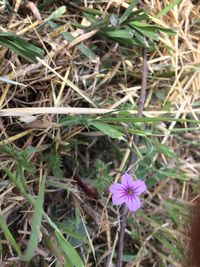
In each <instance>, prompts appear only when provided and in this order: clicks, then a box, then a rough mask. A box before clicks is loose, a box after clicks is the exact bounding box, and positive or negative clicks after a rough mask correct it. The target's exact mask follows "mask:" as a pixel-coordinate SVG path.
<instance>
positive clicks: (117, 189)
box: [109, 183, 124, 194]
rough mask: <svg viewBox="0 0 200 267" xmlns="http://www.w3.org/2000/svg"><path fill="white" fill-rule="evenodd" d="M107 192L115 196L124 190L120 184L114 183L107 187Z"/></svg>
mask: <svg viewBox="0 0 200 267" xmlns="http://www.w3.org/2000/svg"><path fill="white" fill-rule="evenodd" d="M109 191H110V193H112V194H116V193H119V192H123V191H124V190H123V186H122V185H121V184H119V183H114V184H112V185H111V186H110V187H109Z"/></svg>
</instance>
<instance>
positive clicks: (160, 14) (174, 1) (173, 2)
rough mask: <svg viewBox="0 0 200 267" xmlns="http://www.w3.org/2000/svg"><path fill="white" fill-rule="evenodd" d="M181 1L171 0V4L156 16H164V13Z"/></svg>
mask: <svg viewBox="0 0 200 267" xmlns="http://www.w3.org/2000/svg"><path fill="white" fill-rule="evenodd" d="M180 2H181V0H173V1H171V2H170V3H169V5H167V6H166V7H164V8H163V9H162V10H161V11H160V12H158V14H157V15H156V18H160V17H162V16H163V15H164V14H166V13H167V12H169V11H170V10H171V9H172V8H173V7H174V6H176V5H178V4H179V3H180Z"/></svg>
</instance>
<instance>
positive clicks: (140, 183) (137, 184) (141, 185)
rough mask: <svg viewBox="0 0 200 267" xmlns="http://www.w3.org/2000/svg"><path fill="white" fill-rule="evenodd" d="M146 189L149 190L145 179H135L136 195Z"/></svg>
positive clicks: (134, 190) (134, 189) (134, 188)
mask: <svg viewBox="0 0 200 267" xmlns="http://www.w3.org/2000/svg"><path fill="white" fill-rule="evenodd" d="M146 190H147V186H146V184H145V182H144V181H142V180H139V179H138V180H136V181H134V184H133V192H134V194H135V195H140V194H142V193H143V192H144V191H146Z"/></svg>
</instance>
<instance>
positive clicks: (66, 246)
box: [55, 231, 84, 267]
mask: <svg viewBox="0 0 200 267" xmlns="http://www.w3.org/2000/svg"><path fill="white" fill-rule="evenodd" d="M55 234H56V238H57V240H58V243H59V245H60V248H61V250H62V252H63V253H64V255H65V256H66V257H67V259H68V260H69V261H70V263H71V266H75V267H83V266H84V265H83V262H82V260H81V258H80V256H79V254H78V253H77V252H76V250H75V249H74V248H73V246H72V245H71V244H70V243H69V242H68V241H67V240H66V239H65V238H64V237H63V236H62V235H61V234H60V232H58V231H56V232H55Z"/></svg>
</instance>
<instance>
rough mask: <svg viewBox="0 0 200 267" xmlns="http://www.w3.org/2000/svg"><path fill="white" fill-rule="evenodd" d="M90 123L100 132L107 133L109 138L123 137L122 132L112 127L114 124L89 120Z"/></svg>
mask: <svg viewBox="0 0 200 267" xmlns="http://www.w3.org/2000/svg"><path fill="white" fill-rule="evenodd" d="M90 125H92V126H94V127H95V128H97V129H98V130H100V131H101V132H103V133H105V134H107V135H108V136H110V137H111V138H116V139H121V140H122V139H124V138H123V133H121V132H120V131H118V130H117V129H115V128H114V126H113V125H112V126H111V125H109V124H106V123H101V122H91V123H90Z"/></svg>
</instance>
